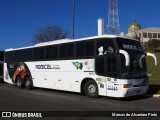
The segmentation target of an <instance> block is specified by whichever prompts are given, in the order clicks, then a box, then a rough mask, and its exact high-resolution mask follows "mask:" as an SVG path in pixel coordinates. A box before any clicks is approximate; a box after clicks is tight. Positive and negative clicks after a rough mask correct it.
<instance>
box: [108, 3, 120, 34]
mask: <svg viewBox="0 0 160 120" xmlns="http://www.w3.org/2000/svg"><path fill="white" fill-rule="evenodd" d="M107 27H108V33H109V34H113V35H119V34H120V25H119V17H118V0H109V11H108V25H107Z"/></svg>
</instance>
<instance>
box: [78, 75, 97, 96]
mask: <svg viewBox="0 0 160 120" xmlns="http://www.w3.org/2000/svg"><path fill="white" fill-rule="evenodd" d="M88 81H94V82H95V83H96V81H95V80H94V79H93V78H84V79H83V80H82V82H81V88H80V90H81V93H84V91H83V87H84V85H85V84H86V83H87V82H88ZM96 84H97V83H96ZM97 86H98V85H97Z"/></svg>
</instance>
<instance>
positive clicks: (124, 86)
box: [123, 84, 133, 88]
mask: <svg viewBox="0 0 160 120" xmlns="http://www.w3.org/2000/svg"><path fill="white" fill-rule="evenodd" d="M132 86H133V85H132V84H124V85H123V88H130V87H132Z"/></svg>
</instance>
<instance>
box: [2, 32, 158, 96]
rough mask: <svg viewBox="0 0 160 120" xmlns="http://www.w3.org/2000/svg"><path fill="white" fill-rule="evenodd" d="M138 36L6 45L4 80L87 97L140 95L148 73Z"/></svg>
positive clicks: (17, 84) (98, 37)
mask: <svg viewBox="0 0 160 120" xmlns="http://www.w3.org/2000/svg"><path fill="white" fill-rule="evenodd" d="M147 55H148V56H152V57H153V58H154V60H155V65H156V64H157V60H156V56H155V55H154V54H152V53H145V51H144V49H143V47H142V45H141V43H140V41H138V40H136V39H129V38H125V37H118V36H114V35H102V36H94V37H88V38H82V39H75V40H71V39H63V40H57V41H52V42H45V43H39V44H36V45H34V46H30V47H23V48H16V49H13V48H12V49H6V50H5V61H4V81H5V82H7V83H10V84H15V85H16V86H18V87H19V88H26V89H32V88H33V87H38V88H48V89H55V90H62V91H71V92H79V93H84V94H85V95H86V96H89V97H98V96H110V97H117V98H121V97H129V96H135V95H141V94H145V93H146V92H147V90H148V87H149V85H148V74H147V66H146V59H145V56H147Z"/></svg>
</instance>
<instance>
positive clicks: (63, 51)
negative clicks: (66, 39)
mask: <svg viewBox="0 0 160 120" xmlns="http://www.w3.org/2000/svg"><path fill="white" fill-rule="evenodd" d="M59 57H60V58H65V57H66V44H61V45H60V46H59Z"/></svg>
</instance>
